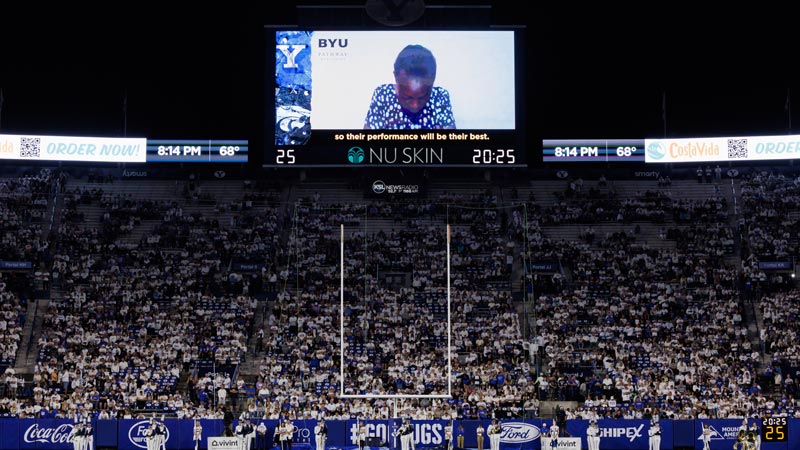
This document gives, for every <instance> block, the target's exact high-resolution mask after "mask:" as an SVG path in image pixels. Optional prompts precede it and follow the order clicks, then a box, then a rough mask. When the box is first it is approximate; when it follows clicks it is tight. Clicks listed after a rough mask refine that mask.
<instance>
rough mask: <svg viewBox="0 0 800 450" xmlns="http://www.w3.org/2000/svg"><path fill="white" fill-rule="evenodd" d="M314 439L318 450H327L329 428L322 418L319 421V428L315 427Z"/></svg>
mask: <svg viewBox="0 0 800 450" xmlns="http://www.w3.org/2000/svg"><path fill="white" fill-rule="evenodd" d="M314 437H315V438H316V441H317V450H325V441H326V440H327V438H328V426H327V425H325V419H323V418H320V419H319V420H318V421H317V426H315V427H314Z"/></svg>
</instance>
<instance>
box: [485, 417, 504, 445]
mask: <svg viewBox="0 0 800 450" xmlns="http://www.w3.org/2000/svg"><path fill="white" fill-rule="evenodd" d="M502 431H503V428H502V427H501V426H500V423H499V422H497V419H492V424H491V425H489V429H488V430H486V434H488V435H489V448H490V449H491V450H500V434H501V432H502Z"/></svg>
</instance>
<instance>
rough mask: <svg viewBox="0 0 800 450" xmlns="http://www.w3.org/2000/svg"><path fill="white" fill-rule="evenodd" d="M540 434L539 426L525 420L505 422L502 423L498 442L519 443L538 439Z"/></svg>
mask: <svg viewBox="0 0 800 450" xmlns="http://www.w3.org/2000/svg"><path fill="white" fill-rule="evenodd" d="M541 435H542V431H541V430H540V429H539V427H537V426H535V425H531V424H529V423H525V422H506V423H504V424H502V430H501V432H500V442H505V443H506V444H521V443H523V442H530V441H533V440H536V439H538V438H539V437H540V436H541Z"/></svg>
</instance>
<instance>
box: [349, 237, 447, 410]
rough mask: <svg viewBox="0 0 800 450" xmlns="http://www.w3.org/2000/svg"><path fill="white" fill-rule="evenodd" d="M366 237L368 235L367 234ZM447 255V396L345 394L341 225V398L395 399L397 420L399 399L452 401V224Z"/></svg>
mask: <svg viewBox="0 0 800 450" xmlns="http://www.w3.org/2000/svg"><path fill="white" fill-rule="evenodd" d="M365 235H366V233H365ZM446 239H447V241H446V254H447V296H446V298H447V353H446V355H447V376H446V378H447V380H446V382H447V393H446V394H345V392H344V384H345V378H344V373H345V370H344V363H345V337H344V224H340V225H339V340H340V345H339V353H340V355H339V376H340V380H339V398H353V399H355V398H361V399H371V398H375V399H394V400H395V404H394V409H395V412H394V414H395V418H396V415H397V403H396V400H398V399H420V398H427V399H451V398H453V391H452V389H453V388H452V385H453V383H452V374H453V360H452V358H451V356H452V350H451V347H452V345H451V343H452V337H451V332H452V324H451V321H452V320H451V307H450V306H451V305H450V302H451V297H450V224H449V223H448V224H447V226H446Z"/></svg>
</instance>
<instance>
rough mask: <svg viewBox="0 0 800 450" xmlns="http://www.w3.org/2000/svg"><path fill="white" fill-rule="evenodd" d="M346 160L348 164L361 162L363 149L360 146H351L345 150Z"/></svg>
mask: <svg viewBox="0 0 800 450" xmlns="http://www.w3.org/2000/svg"><path fill="white" fill-rule="evenodd" d="M347 160H348V161H350V164H361V162H362V161H364V149H363V148H361V147H352V148H351V149H350V150H348V151H347Z"/></svg>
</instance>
